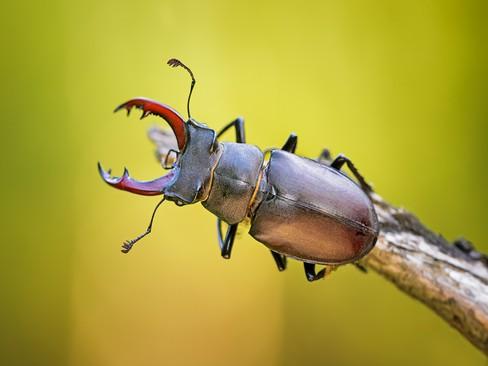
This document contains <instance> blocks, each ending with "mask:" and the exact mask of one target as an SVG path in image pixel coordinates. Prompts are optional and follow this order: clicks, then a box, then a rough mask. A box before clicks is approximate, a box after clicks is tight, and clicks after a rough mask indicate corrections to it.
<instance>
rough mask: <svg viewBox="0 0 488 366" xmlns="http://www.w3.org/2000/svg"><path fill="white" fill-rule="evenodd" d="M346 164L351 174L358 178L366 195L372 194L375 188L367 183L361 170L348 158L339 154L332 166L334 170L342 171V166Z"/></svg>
mask: <svg viewBox="0 0 488 366" xmlns="http://www.w3.org/2000/svg"><path fill="white" fill-rule="evenodd" d="M344 164H346V165H347V167H348V168H349V170H350V171H351V173H352V174H353V175H354V176H355V177H356V179H357V180H358V182H359V185H360V186H361V188H362V189H363V191H364V192H365V193H366V194H370V193H372V192H373V188H371V186H370V185H369V184H368V182H366V179H364V177H363V176H362V175H361V173H359V170H358V169H357V168H356V166H355V165H354V164H353V162H352V161H351V160H350V159H349V158H348V157H346V156H344V155H342V154H339V155H338V156H337V157H336V158H335V159H334V161H333V162H332V163H331V164H330V166H331V167H332V168H334V169H337V170H341V168H342V166H343V165H344Z"/></svg>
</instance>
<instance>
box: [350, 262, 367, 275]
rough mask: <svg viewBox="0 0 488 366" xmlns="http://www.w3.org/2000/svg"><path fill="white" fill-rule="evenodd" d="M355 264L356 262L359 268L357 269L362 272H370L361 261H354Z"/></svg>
mask: <svg viewBox="0 0 488 366" xmlns="http://www.w3.org/2000/svg"><path fill="white" fill-rule="evenodd" d="M353 264H354V265H355V266H356V268H357V269H359V270H360V271H361V272H363V273H368V269H367V268H366V267H365V266H363V265H362V264H361V263H359V262H354V263H353Z"/></svg>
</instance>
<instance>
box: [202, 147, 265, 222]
mask: <svg viewBox="0 0 488 366" xmlns="http://www.w3.org/2000/svg"><path fill="white" fill-rule="evenodd" d="M221 147H222V150H223V152H222V156H221V158H220V160H219V162H218V164H217V166H216V168H215V170H214V172H213V178H212V186H211V188H210V193H209V196H208V199H207V200H206V201H204V202H203V206H204V207H205V208H206V209H207V210H209V211H210V212H212V213H214V214H215V215H216V216H218V217H220V218H221V219H222V220H224V221H225V222H227V223H228V224H236V223H238V222H241V221H242V220H244V219H245V218H246V216H247V214H248V210H249V202H250V201H251V198H252V195H253V193H254V191H255V189H256V184H257V181H258V177H259V174H260V172H261V167H262V165H263V153H262V152H261V150H259V149H258V148H257V147H256V146H253V145H247V144H240V143H234V142H225V143H222V144H221Z"/></svg>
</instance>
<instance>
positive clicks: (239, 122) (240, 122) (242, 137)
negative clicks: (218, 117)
mask: <svg viewBox="0 0 488 366" xmlns="http://www.w3.org/2000/svg"><path fill="white" fill-rule="evenodd" d="M231 127H234V128H235V129H236V142H240V143H243V144H245V143H246V133H245V130H244V118H242V117H237V118H236V119H235V120H233V121H232V122H230V123H229V124H227V125H226V126H224V128H222V129H221V130H220V131H219V132H218V133H217V138H219V137H220V136H222V135H223V134H224V133H225V132H226V131H227V130H228V129H229V128H231Z"/></svg>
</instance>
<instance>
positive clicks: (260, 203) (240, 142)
mask: <svg viewBox="0 0 488 366" xmlns="http://www.w3.org/2000/svg"><path fill="white" fill-rule="evenodd" d="M168 64H169V65H170V66H172V67H178V66H179V67H182V68H184V69H185V70H186V71H188V73H189V74H190V76H191V78H192V83H191V87H190V92H189V95H188V101H187V112H188V120H187V121H185V120H184V119H183V118H182V117H181V115H180V114H179V113H178V112H177V111H175V110H174V109H173V108H171V107H169V106H167V105H164V104H161V103H158V102H156V101H153V100H150V99H147V98H134V99H131V100H129V101H128V102H126V103H123V104H122V105H120V106H119V107H117V108H116V109H115V112H117V111H119V110H122V109H126V110H127V114H129V113H130V111H131V109H132V108H134V107H135V108H138V109H141V110H142V116H141V119H142V118H144V117H147V116H148V115H149V114H153V115H156V116H159V117H162V118H163V119H164V120H165V121H166V122H167V123H168V124H169V126H170V127H171V129H172V131H173V133H174V135H175V137H176V142H177V146H174V148H171V149H168V152H167V154H166V157H165V159H164V160H165V162H166V163H168V162H169V161H170V160H171V158H172V159H173V160H174V162H173V164H171V166H170V167H168V169H170V172H169V173H168V174H166V175H164V176H162V177H160V178H157V179H155V180H152V181H145V182H142V181H137V180H134V179H132V178H131V177H130V176H129V173H128V171H127V169H126V170H125V171H124V174H123V175H122V177H119V178H117V177H112V176H111V175H110V171H108V172H106V171H105V170H104V169H103V168H102V167H101V165H100V163H99V165H98V168H99V172H100V175H101V177H102V178H103V180H104V181H105V182H106V183H108V184H109V185H111V186H112V187H115V188H118V189H121V190H125V191H129V192H132V193H136V194H140V195H145V196H154V195H163V199H162V200H161V201H160V202H159V203H158V204H157V206H156V208H155V209H154V211H153V213H152V216H151V220H150V223H149V226H148V228H147V230H146V231H145V232H144V233H143V234H141V235H139V236H138V237H136V238H135V239H132V240H128V241H126V242H124V245H123V249H122V252H124V253H127V252H129V250H130V249H131V248H132V246H133V245H134V244H135V243H136V242H137V241H139V240H140V239H142V238H143V237H144V236H146V235H147V234H149V233H150V232H151V228H152V224H153V220H154V216H155V213H156V211H157V209H158V208H159V206H160V205H161V204H162V203H163V201H164V200H169V201H173V202H175V203H176V204H177V205H179V206H181V205H187V204H192V203H197V202H201V203H202V204H203V206H204V207H205V208H206V209H207V210H209V211H210V212H212V213H213V214H215V215H216V216H217V237H218V243H219V246H220V250H221V254H222V257H224V258H230V256H231V252H232V246H233V243H234V239H235V236H236V232H237V227H238V225H239V223H241V222H242V221H244V220H249V221H250V230H249V234H250V235H251V236H252V237H253V238H255V239H256V240H258V241H259V242H261V243H263V244H264V245H265V246H267V247H268V248H269V249H270V251H271V254H272V256H273V258H274V260H275V262H276V265H277V267H278V269H279V270H280V271H283V270H284V269H286V264H287V257H291V258H295V259H298V260H300V261H302V262H304V268H305V275H306V278H307V279H308V280H309V281H315V280H318V279H320V278H323V277H324V275H325V274H326V269H327V268H333V267H335V266H338V265H342V264H347V263H354V264H357V261H358V260H359V259H361V258H362V257H364V256H365V255H366V254H367V253H368V252H369V251H370V250H371V249H372V248H373V247H374V245H375V243H376V239H377V237H378V230H379V226H378V219H377V216H376V212H375V209H374V206H373V204H372V202H371V199H370V194H371V192H372V189H371V186H370V185H369V184H368V183H367V182H366V181H365V179H364V178H363V177H362V176H361V174H360V173H359V172H358V170H357V169H356V167H355V166H354V164H353V163H352V162H351V160H349V159H348V158H347V157H345V156H343V155H339V156H337V157H336V158H335V159H333V160H332V159H331V158H330V154H329V152H328V150H327V149H324V151H323V152H322V154H321V156H320V157H319V158H318V159H317V160H311V159H308V158H304V157H300V156H298V155H295V149H296V147H297V136H296V135H295V134H290V136H289V137H288V139H287V140H286V142H285V143H284V145H283V147H282V148H281V149H268V150H267V151H264V152H263V151H261V150H260V149H259V148H257V147H256V146H254V145H249V144H247V143H246V138H245V133H244V120H243V119H242V118H237V119H235V120H234V121H232V122H230V123H229V124H228V125H226V126H225V127H224V128H223V129H222V130H221V131H219V132H218V133H217V132H215V131H214V130H212V129H211V128H209V127H207V125H205V124H203V123H199V122H197V121H196V120H195V119H193V118H192V117H191V114H190V98H191V94H192V91H193V87H194V86H195V78H194V76H193V73H192V71H191V70H190V69H189V68H188V67H187V66H186V65H185V64H183V63H182V62H181V61H179V60H176V59H171V60H169V61H168ZM231 128H234V129H235V133H236V142H220V141H219V137H220V136H221V135H222V134H223V133H224V132H226V131H228V130H229V129H231ZM268 152H269V158H268V159H265V156H267V153H268ZM344 164H346V165H347V166H348V168H349V170H350V171H351V172H352V174H353V175H354V177H355V178H356V179H357V183H356V182H354V181H353V180H352V179H350V178H349V177H348V176H347V175H345V174H344V173H342V172H341V171H340V169H341V167H342V166H343V165H344ZM165 165H167V164H165ZM223 222H225V223H227V225H228V227H227V230H226V232H225V234H224V230H223V229H222V223H223ZM316 264H323V265H325V266H326V267H325V268H323V269H321V270H320V271H318V272H316V270H315V265H316ZM357 265H358V264H357ZM358 267H359V268H361V266H360V265H358Z"/></svg>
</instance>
